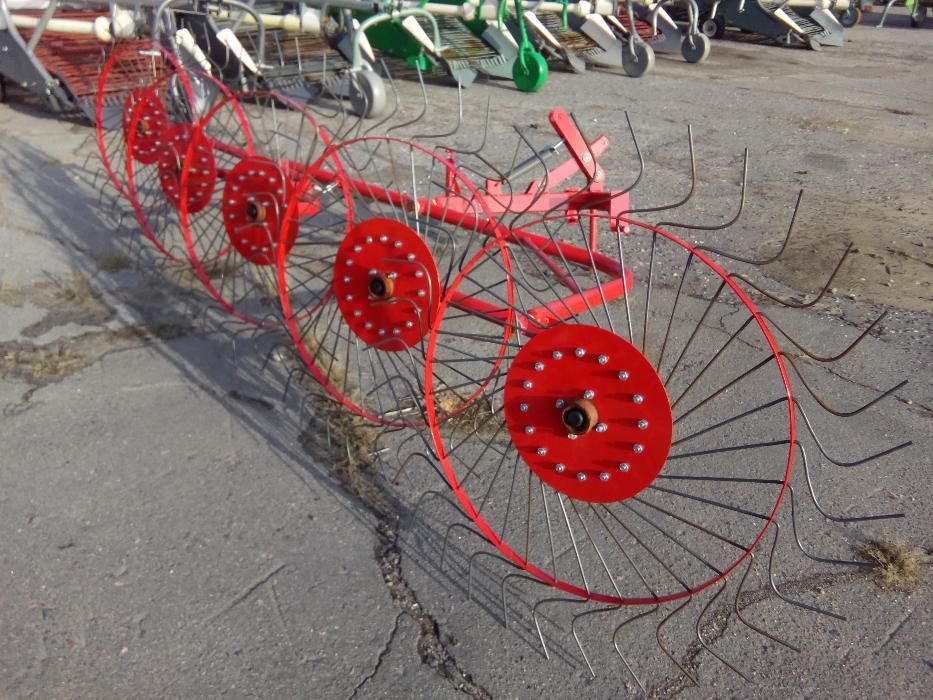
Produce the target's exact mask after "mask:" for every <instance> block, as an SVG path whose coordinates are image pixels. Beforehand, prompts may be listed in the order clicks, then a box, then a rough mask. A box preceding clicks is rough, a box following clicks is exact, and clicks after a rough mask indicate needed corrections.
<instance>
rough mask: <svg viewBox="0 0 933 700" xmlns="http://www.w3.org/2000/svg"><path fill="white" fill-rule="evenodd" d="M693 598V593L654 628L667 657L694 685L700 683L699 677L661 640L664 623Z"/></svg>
mask: <svg viewBox="0 0 933 700" xmlns="http://www.w3.org/2000/svg"><path fill="white" fill-rule="evenodd" d="M692 600H693V596H692V595H689V596H687V598H686V600H684V602H683V603H681V604H680V605H678V606H677V607H676V608H674V610H672V611H671V612H670V613H669V614H668V615H667V617H665V618H664V619H663V620H661V622H659V623H658V626H657V627H656V628H655V630H654V636H655V639H657V640H658V646H659V647H660V648H661V651H663V652H664V654H665V655H666V656H667V658H669V659H670V660H671V661H673V662H674V665H675V666H677V668H679V669H680V672H681V673H683V674H684V675H685V676H686V677H687V678H688V679H689V680H690V681H691V682H692V683H693V684H694V685H699V679H697V678H695V677H694V676H693V675H691V673H690V671H688V670H687V669H685V668H684V667H683V665H681V663H680V662H679V661H678V660H677V659H675V658H674V655H673V654H672V653H671V652H670V650H669V649H668V648H667V647H666V646H664V642H663V641H661V628H662V627H664V625H666V624H667V623H668V622H669V621H670V620H671V618H673V617H674V615H676V614H677V613H679V612H680V611H681V610H683V609H684V608H685V607H687V606H688V605H689V604H690V602H691V601H692Z"/></svg>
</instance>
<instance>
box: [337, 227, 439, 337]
mask: <svg viewBox="0 0 933 700" xmlns="http://www.w3.org/2000/svg"><path fill="white" fill-rule="evenodd" d="M333 292H334V295H335V297H336V300H337V305H338V306H339V307H340V312H341V313H342V314H343V317H344V319H345V320H346V322H347V325H348V326H349V327H350V328H351V330H352V331H353V332H354V333H355V334H356V335H357V336H358V337H359V338H360V339H361V340H363V341H364V342H365V343H367V344H368V345H372V346H374V347H376V348H378V349H380V350H386V351H389V352H400V351H402V350H405V349H407V348H410V347H412V346H414V345H417V344H418V343H419V342H420V341H421V339H422V338H423V337H424V336H425V335H426V334H427V332H428V331H429V330H430V324H431V320H432V319H433V318H434V312H435V309H436V308H437V302H438V298H439V296H440V279H439V277H438V273H437V266H436V265H435V263H434V256H433V255H431V251H430V250H429V249H428V246H427V244H426V243H425V242H424V240H422V238H421V236H419V235H418V234H417V233H416V232H415V231H414V230H413V229H411V228H409V227H408V226H406V225H405V224H403V223H401V222H399V221H396V220H394V219H385V218H373V219H367V220H366V221H363V222H362V223H360V224H358V225H356V226H355V227H354V228H353V229H352V230H351V231H350V232H349V233H348V234H347V236H346V238H344V240H343V242H342V243H341V244H340V248H339V249H338V250H337V259H336V261H335V263H334V284H333Z"/></svg>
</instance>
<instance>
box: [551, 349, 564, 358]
mask: <svg viewBox="0 0 933 700" xmlns="http://www.w3.org/2000/svg"><path fill="white" fill-rule="evenodd" d="M563 356H564V353H562V352H561V351H560V350H555V351H554V352H552V353H551V357H553V358H554V359H555V360H559V359H560V358H562V357H563Z"/></svg>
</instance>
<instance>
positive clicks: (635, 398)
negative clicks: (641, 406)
mask: <svg viewBox="0 0 933 700" xmlns="http://www.w3.org/2000/svg"><path fill="white" fill-rule="evenodd" d="M644 400H645V397H644V396H642V395H641V394H635V396H633V397H632V401H634V402H635V403H642V402H643V401H644Z"/></svg>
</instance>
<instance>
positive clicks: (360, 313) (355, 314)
mask: <svg viewBox="0 0 933 700" xmlns="http://www.w3.org/2000/svg"><path fill="white" fill-rule="evenodd" d="M362 315H363V312H362V311H360V310H359V309H357V310H356V311H354V312H353V316H354V318H359V317H360V316H362Z"/></svg>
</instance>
